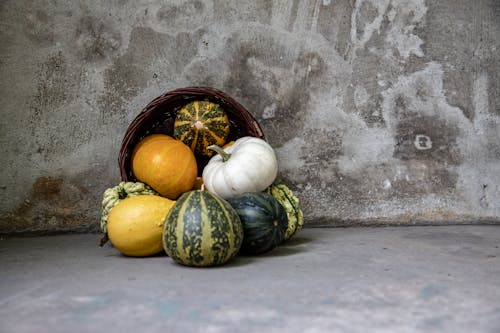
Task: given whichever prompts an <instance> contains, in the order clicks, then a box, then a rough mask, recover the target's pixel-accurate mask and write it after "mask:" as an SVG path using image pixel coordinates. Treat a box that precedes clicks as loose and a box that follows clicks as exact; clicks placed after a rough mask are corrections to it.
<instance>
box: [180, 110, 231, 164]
mask: <svg viewBox="0 0 500 333" xmlns="http://www.w3.org/2000/svg"><path fill="white" fill-rule="evenodd" d="M229 129H230V125H229V118H228V117H227V114H226V112H225V111H224V110H223V109H222V108H221V107H220V106H219V105H218V104H215V103H212V102H210V101H193V102H191V103H189V104H187V105H186V106H184V107H183V108H181V109H180V110H179V111H178V112H177V114H176V117H175V122H174V138H176V139H179V140H181V141H182V142H184V143H185V144H186V145H187V146H189V147H190V148H191V150H192V151H193V152H194V153H195V154H200V155H203V156H212V155H213V151H211V150H208V149H207V148H208V146H210V145H219V146H221V145H223V144H224V143H225V142H226V139H227V137H228V135H229Z"/></svg>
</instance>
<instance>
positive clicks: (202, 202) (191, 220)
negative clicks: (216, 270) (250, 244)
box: [163, 190, 243, 267]
mask: <svg viewBox="0 0 500 333" xmlns="http://www.w3.org/2000/svg"><path fill="white" fill-rule="evenodd" d="M242 241H243V228H242V225H241V221H240V219H239V217H238V214H237V213H236V211H235V210H234V208H233V207H231V205H229V203H228V202H227V201H225V200H223V199H221V198H219V197H218V196H216V195H214V194H212V193H209V192H205V191H198V190H196V191H190V192H186V193H184V194H182V195H181V196H180V198H179V199H177V202H176V203H175V205H174V206H173V207H172V209H171V210H170V212H169V214H168V215H167V217H166V220H165V223H164V225H163V248H164V250H165V252H166V253H167V254H168V255H169V256H170V257H171V258H172V259H174V260H175V261H176V262H178V263H180V264H182V265H186V266H197V267H204V266H215V265H221V264H224V263H226V262H227V261H229V260H230V259H231V258H233V257H234V256H235V255H236V254H237V253H238V251H239V249H240V247H241V244H242Z"/></svg>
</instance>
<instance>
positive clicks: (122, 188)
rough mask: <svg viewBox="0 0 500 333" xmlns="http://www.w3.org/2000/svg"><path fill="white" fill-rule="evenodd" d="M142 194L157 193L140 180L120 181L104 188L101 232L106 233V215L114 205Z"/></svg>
mask: <svg viewBox="0 0 500 333" xmlns="http://www.w3.org/2000/svg"><path fill="white" fill-rule="evenodd" d="M142 194H149V195H158V193H157V192H156V191H155V190H153V189H152V188H151V187H149V186H148V185H146V184H144V183H141V182H120V183H119V184H118V185H117V186H114V187H111V188H108V189H106V190H105V191H104V194H103V199H102V213H101V230H102V232H103V233H107V231H108V230H107V225H108V215H109V212H110V211H111V209H112V208H113V207H114V206H116V205H117V204H118V203H119V202H120V201H122V200H123V199H126V198H128V197H133V196H136V195H142Z"/></svg>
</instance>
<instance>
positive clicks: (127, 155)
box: [118, 87, 264, 181]
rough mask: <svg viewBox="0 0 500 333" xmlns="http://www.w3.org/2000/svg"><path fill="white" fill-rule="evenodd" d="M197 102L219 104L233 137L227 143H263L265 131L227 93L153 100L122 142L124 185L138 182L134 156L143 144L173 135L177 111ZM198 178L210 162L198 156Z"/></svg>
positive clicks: (196, 92)
mask: <svg viewBox="0 0 500 333" xmlns="http://www.w3.org/2000/svg"><path fill="white" fill-rule="evenodd" d="M194 100H209V101H211V102H214V103H217V104H219V105H220V106H221V107H222V108H223V109H224V111H226V114H227V116H228V118H229V122H230V134H229V137H228V141H231V140H236V139H238V138H240V137H243V136H254V137H259V138H262V139H264V133H263V131H262V128H261V127H260V125H259V124H258V122H257V120H255V118H254V117H253V116H252V115H251V114H250V113H249V112H248V111H247V110H245V108H244V107H243V106H242V105H241V104H239V103H238V102H236V101H235V100H234V99H232V98H231V97H230V96H228V95H227V94H225V93H224V92H222V91H220V90H218V89H214V88H211V87H187V88H180V89H176V90H172V91H169V92H166V93H164V94H163V95H161V96H159V97H157V98H155V99H154V100H152V101H151V102H150V103H149V104H148V105H147V106H146V107H145V108H144V109H143V110H142V111H141V112H140V113H139V114H138V115H137V117H136V118H135V119H134V120H133V121H132V123H131V124H130V125H129V127H128V128H127V131H126V132H125V136H124V138H123V140H122V144H121V148H120V155H119V157H118V164H119V166H120V173H121V178H122V180H123V181H136V179H135V177H134V175H133V173H132V165H131V164H132V163H131V158H132V152H133V150H134V147H135V146H136V144H137V143H139V141H140V140H142V139H143V138H144V137H146V136H147V135H150V134H155V133H163V134H167V135H173V132H174V121H175V116H176V113H177V111H178V110H179V109H180V108H181V107H183V106H184V105H186V104H187V103H189V102H191V101H194ZM196 159H197V163H198V175H200V176H201V173H202V171H203V168H204V167H205V165H206V164H207V163H208V160H209V158H207V157H203V156H196Z"/></svg>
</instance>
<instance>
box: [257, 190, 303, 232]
mask: <svg viewBox="0 0 500 333" xmlns="http://www.w3.org/2000/svg"><path fill="white" fill-rule="evenodd" d="M266 192H267V193H269V194H271V195H272V196H273V197H274V198H275V199H276V200H278V202H279V203H280V204H281V205H282V206H283V208H285V211H286V214H287V217H288V227H287V229H286V232H285V240H288V239H290V238H292V236H294V235H296V234H297V233H298V232H299V231H300V230H302V226H303V224H304V215H303V213H302V209H300V206H299V199H298V198H297V197H296V196H295V195H294V194H293V192H292V190H290V189H289V188H288V186H286V185H285V184H276V185H274V184H273V185H271V186H269V187H268V188H267V189H266Z"/></svg>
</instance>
